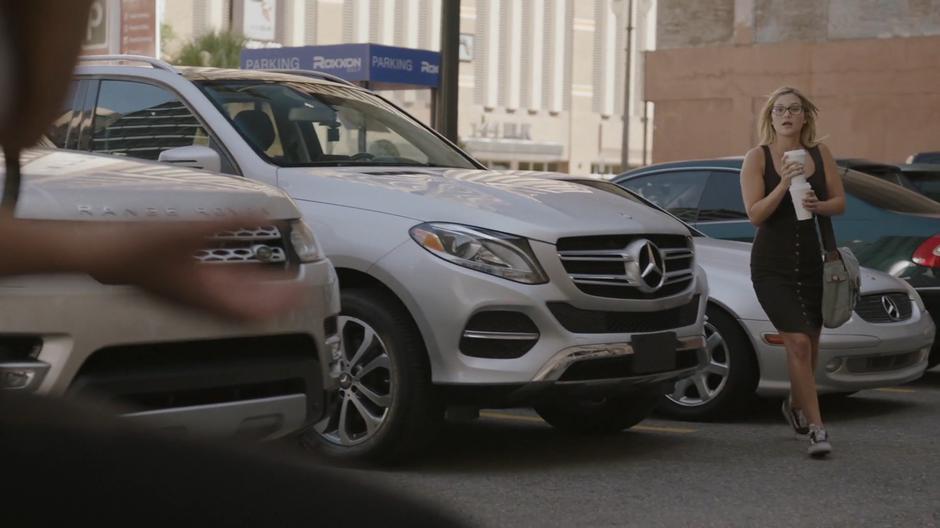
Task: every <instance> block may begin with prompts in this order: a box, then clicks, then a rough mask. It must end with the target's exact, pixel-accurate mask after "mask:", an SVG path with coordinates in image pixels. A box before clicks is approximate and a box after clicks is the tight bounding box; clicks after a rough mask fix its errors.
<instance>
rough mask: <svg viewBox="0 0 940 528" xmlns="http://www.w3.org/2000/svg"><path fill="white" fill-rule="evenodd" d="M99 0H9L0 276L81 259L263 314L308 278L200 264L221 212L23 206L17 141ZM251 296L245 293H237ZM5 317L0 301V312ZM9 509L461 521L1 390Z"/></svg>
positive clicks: (347, 521) (209, 517)
mask: <svg viewBox="0 0 940 528" xmlns="http://www.w3.org/2000/svg"><path fill="white" fill-rule="evenodd" d="M91 4H92V0H69V1H67V2H62V1H60V0H29V1H25V2H24V1H22V0H0V145H2V147H3V151H4V158H5V164H6V169H7V170H6V173H5V177H4V195H3V202H2V216H0V256H2V258H0V276H9V275H16V274H25V273H29V274H35V273H62V272H79V273H88V274H91V275H92V276H95V277H101V278H106V279H108V280H110V281H121V282H124V283H128V284H134V285H136V286H138V287H140V288H142V289H144V290H146V291H148V292H150V293H152V294H155V295H158V296H160V297H162V298H164V299H167V300H171V301H174V302H177V303H180V304H182V305H186V306H190V307H195V308H200V309H204V310H210V311H212V312H214V313H216V314H218V315H220V316H227V317H235V318H241V319H262V318H265V317H270V316H274V315H276V314H278V313H280V312H282V311H284V310H287V309H289V308H290V307H291V306H292V305H293V304H294V302H295V301H296V300H297V295H299V292H295V291H291V290H289V289H287V288H285V287H278V286H277V285H273V284H271V283H270V282H267V283H266V280H267V279H270V278H271V275H270V273H262V272H261V271H259V270H256V269H250V268H243V267H237V269H223V268H219V267H210V266H199V265H198V264H196V263H195V262H194V259H193V258H192V254H193V252H194V249H196V248H198V247H200V245H201V244H202V243H203V239H204V237H205V236H207V235H209V234H211V233H214V232H217V231H219V230H222V229H225V228H227V227H232V226H235V225H241V224H243V223H244V222H245V219H244V218H242V219H233V220H231V221H229V222H225V223H204V222H199V223H161V224H148V223H134V224H131V223H128V224H123V225H113V224H111V225H96V224H94V223H89V222H82V223H69V222H53V221H24V220H17V219H15V218H14V211H15V204H16V198H17V196H18V193H19V181H18V176H19V153H20V151H21V150H22V149H24V148H27V147H30V146H31V145H33V144H34V143H35V142H36V141H37V140H38V138H39V137H40V135H41V134H42V133H43V132H44V131H45V128H46V126H48V124H49V123H50V122H51V120H52V113H53V112H54V109H55V108H57V107H58V105H57V103H58V102H59V100H60V99H61V98H63V97H64V95H65V92H66V89H67V86H68V82H69V80H70V77H71V72H72V69H73V67H74V65H75V62H76V59H77V55H78V52H79V47H80V44H81V41H82V37H83V35H84V32H85V30H86V23H87V18H88V10H89V8H90V6H91ZM245 296H248V297H250V298H251V299H252V303H241V302H238V301H239V299H243V298H244V297H245ZM0 317H2V314H0ZM0 453H3V478H2V484H0V505H2V506H3V508H2V511H0V520H2V523H3V525H4V526H49V525H54V524H57V523H70V524H72V523H75V524H79V525H81V524H88V523H94V525H105V526H108V525H118V524H120V525H131V526H167V525H198V526H293V525H301V524H304V525H307V524H309V525H327V526H330V525H339V526H348V525H353V526H358V525H365V524H366V523H375V524H376V525H378V524H379V523H382V524H391V525H399V524H407V525H409V526H459V525H461V523H460V522H459V521H457V520H456V519H455V518H453V517H450V516H448V515H446V514H444V513H441V512H440V511H439V510H438V509H437V508H434V507H431V506H427V505H423V504H421V503H420V502H418V501H416V500H414V499H412V498H409V497H407V496H404V495H402V494H401V493H400V492H391V491H387V490H384V489H382V488H379V487H377V486H375V485H370V484H368V483H364V482H361V481H360V479H354V478H352V477H351V476H350V474H348V473H341V472H337V471H336V470H331V469H326V468H320V467H316V466H313V465H312V464H307V463H305V462H303V461H297V460H288V459H285V458H276V457H275V456H274V455H273V454H270V453H267V454H262V453H258V452H249V451H247V450H246V448H245V447H244V446H234V445H228V444H209V443H206V442H201V441H198V440H188V439H184V438H176V437H170V436H165V435H163V434H160V433H157V432H153V431H147V430H143V429H137V428H135V427H133V426H130V425H128V424H124V423H122V422H121V421H119V420H117V419H114V418H109V417H107V416H104V415H103V413H102V412H101V411H100V410H99V409H96V408H93V407H89V406H86V405H83V404H80V403H75V402H70V401H63V400H55V399H50V398H41V397H36V396H22V395H17V394H15V393H0Z"/></svg>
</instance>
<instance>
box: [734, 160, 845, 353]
mask: <svg viewBox="0 0 940 528" xmlns="http://www.w3.org/2000/svg"><path fill="white" fill-rule="evenodd" d="M762 148H763V149H764V160H765V163H764V195H765V196H766V195H767V194H770V192H771V191H773V189H774V188H775V187H776V186H777V184H778V183H779V182H780V176H779V175H778V174H777V170H776V169H775V168H774V163H773V158H771V155H770V148H769V147H768V146H767V145H762ZM807 150H808V151H809V154H810V156H811V157H812V159H813V163H814V164H815V165H816V170H815V172H814V173H813V174H812V175H810V177H809V178H807V181H809V184H810V186H812V188H813V191H815V193H816V196H817V197H818V198H819V199H820V200H825V199H826V197H827V196H828V193H827V192H826V175H825V169H824V167H823V161H822V156H821V155H820V153H819V147H812V148H809V149H807ZM822 272H823V258H822V250H821V248H820V244H819V236H818V234H817V231H816V221H815V217H814V218H813V219H810V220H803V221H798V220H797V219H796V211H795V210H794V208H793V202H792V200H791V199H790V195H789V194H787V195H786V196H785V197H784V199H783V200H782V201H781V202H780V205H779V206H778V207H777V209H776V210H775V211H774V212H773V213H772V214H771V215H770V217H769V218H768V219H767V220H766V221H765V222H764V223H763V225H761V226H760V227H759V228H758V229H757V234H756V235H755V236H754V246H753V247H752V249H751V282H752V283H753V284H754V292H755V293H757V300H758V301H759V302H760V305H761V307H763V308H764V311H765V312H766V313H767V316H768V317H770V322H771V323H773V325H774V327H776V328H777V330H779V331H781V332H799V333H804V334H811V335H815V334H818V333H819V332H820V329H821V328H822V291H823V281H822Z"/></svg>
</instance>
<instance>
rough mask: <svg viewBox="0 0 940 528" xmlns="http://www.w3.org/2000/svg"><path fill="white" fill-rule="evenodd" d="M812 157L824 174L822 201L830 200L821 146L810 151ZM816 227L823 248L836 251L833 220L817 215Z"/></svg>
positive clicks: (829, 251) (820, 197)
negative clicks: (820, 150)
mask: <svg viewBox="0 0 940 528" xmlns="http://www.w3.org/2000/svg"><path fill="white" fill-rule="evenodd" d="M808 150H809V154H810V156H812V158H813V163H815V164H816V167H818V169H817V172H820V173H822V178H823V185H822V188H821V189H820V192H819V199H820V200H828V199H829V189H828V188H827V187H826V166H825V165H824V164H823V160H822V155H821V154H820V152H819V145H816V146H813V147H812V148H810V149H808ZM814 216H815V217H816V227H817V228H818V229H819V236H820V238H822V246H823V249H824V250H825V251H826V253H831V252H833V251H835V250H836V233H835V230H834V229H832V218H829V217H828V216H826V215H822V214H816V215H814Z"/></svg>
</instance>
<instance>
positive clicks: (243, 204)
mask: <svg viewBox="0 0 940 528" xmlns="http://www.w3.org/2000/svg"><path fill="white" fill-rule="evenodd" d="M21 160H22V174H23V181H22V191H21V193H20V199H19V203H18V205H17V207H16V216H17V217H18V218H22V219H30V220H59V221H75V222H85V221H95V222H114V221H121V222H129V221H138V220H147V221H174V220H189V221H195V220H207V219H220V218H224V217H227V216H232V215H251V216H252V217H258V218H264V219H265V220H264V222H265V224H264V225H259V226H244V228H242V229H239V230H235V231H228V232H223V233H218V234H216V235H214V236H213V237H210V238H208V239H207V240H206V246H205V249H203V250H200V251H199V252H198V253H197V255H195V256H194V258H198V259H199V260H200V261H202V262H203V264H201V265H206V266H209V265H216V266H238V265H244V264H245V263H254V264H257V265H263V266H269V267H271V268H277V269H284V270H285V278H284V279H283V280H287V281H290V282H292V283H293V284H295V285H296V287H297V288H300V289H303V290H304V291H305V292H307V293H308V295H306V296H304V297H305V300H304V301H303V303H302V304H301V305H300V306H298V307H296V308H294V309H293V310H292V311H290V312H288V313H287V314H285V315H282V316H280V317H278V318H275V319H274V320H271V321H266V322H263V323H251V324H248V323H243V322H237V321H229V320H223V319H221V318H218V317H215V316H211V315H207V314H203V313H201V312H196V311H194V310H190V309H187V308H182V307H179V306H176V305H171V304H169V303H166V302H164V301H161V300H158V299H156V298H154V297H152V296H150V295H148V294H145V293H143V292H142V291H140V290H138V289H136V288H132V287H130V286H127V285H120V284H103V283H101V282H99V281H97V280H95V279H94V278H92V277H90V276H88V275H81V274H62V275H43V276H17V277H8V278H5V279H3V280H0V389H4V390H11V391H12V390H15V391H31V392H36V393H39V394H47V395H53V396H68V397H72V396H76V397H83V396H85V397H94V398H97V399H99V400H105V401H107V402H108V403H111V404H113V405H114V408H115V409H116V410H118V412H120V413H122V414H123V416H124V417H125V418H126V419H128V420H134V421H137V422H139V423H142V424H145V425H151V426H154V427H159V428H166V429H171V430H174V431H178V432H181V433H184V434H197V435H239V436H251V437H256V438H259V439H272V438H276V437H282V436H285V435H288V434H290V433H296V432H298V431H300V430H302V429H303V428H304V427H305V426H307V425H308V424H309V423H311V422H316V421H318V420H319V419H320V417H321V416H322V415H323V412H324V409H325V404H324V397H323V395H324V390H327V391H329V390H332V389H334V388H335V384H336V376H335V375H334V373H332V372H331V371H330V369H331V368H332V367H333V366H334V363H335V362H334V360H333V358H334V355H335V356H336V357H337V358H338V355H339V351H340V345H339V342H338V340H339V336H338V333H337V327H336V324H337V313H338V312H339V290H338V283H337V279H336V274H335V272H334V270H333V267H332V265H331V264H330V262H329V260H327V259H326V258H324V256H323V254H322V252H321V250H320V249H319V247H318V246H317V243H316V240H315V239H314V238H313V234H312V232H311V231H310V230H309V228H308V227H306V226H305V225H304V223H303V222H302V221H301V220H300V213H299V212H298V210H297V207H296V206H295V205H294V203H293V202H292V201H291V200H290V198H288V197H287V196H285V195H284V194H283V193H282V192H281V191H279V190H277V189H274V188H272V187H270V186H267V185H262V184H258V183H255V182H250V181H245V180H238V179H234V178H231V177H228V176H222V175H216V174H210V173H207V172H204V171H197V170H192V169H189V168H186V167H167V166H165V165H160V164H157V163H144V162H140V161H135V160H128V159H118V158H115V157H113V156H99V155H91V154H82V153H77V152H65V151H61V150H43V149H33V150H28V151H25V152H23V154H22V157H21ZM2 176H3V173H2V172H0V181H2ZM93 250H94V248H93V247H90V248H89V251H93ZM244 302H246V303H250V302H252V299H250V298H246V299H245V300H244Z"/></svg>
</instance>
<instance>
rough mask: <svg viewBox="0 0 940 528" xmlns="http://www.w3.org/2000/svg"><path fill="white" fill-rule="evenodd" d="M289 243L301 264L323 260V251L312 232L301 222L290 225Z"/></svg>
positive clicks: (296, 221) (297, 221)
mask: <svg viewBox="0 0 940 528" xmlns="http://www.w3.org/2000/svg"><path fill="white" fill-rule="evenodd" d="M290 243H291V245H292V246H294V252H295V253H297V256H298V257H300V261H301V262H316V261H318V260H323V250H322V249H320V244H318V243H317V237H315V236H313V230H312V229H310V226H308V225H307V223H306V222H304V221H303V220H294V221H293V222H291V224H290Z"/></svg>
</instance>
